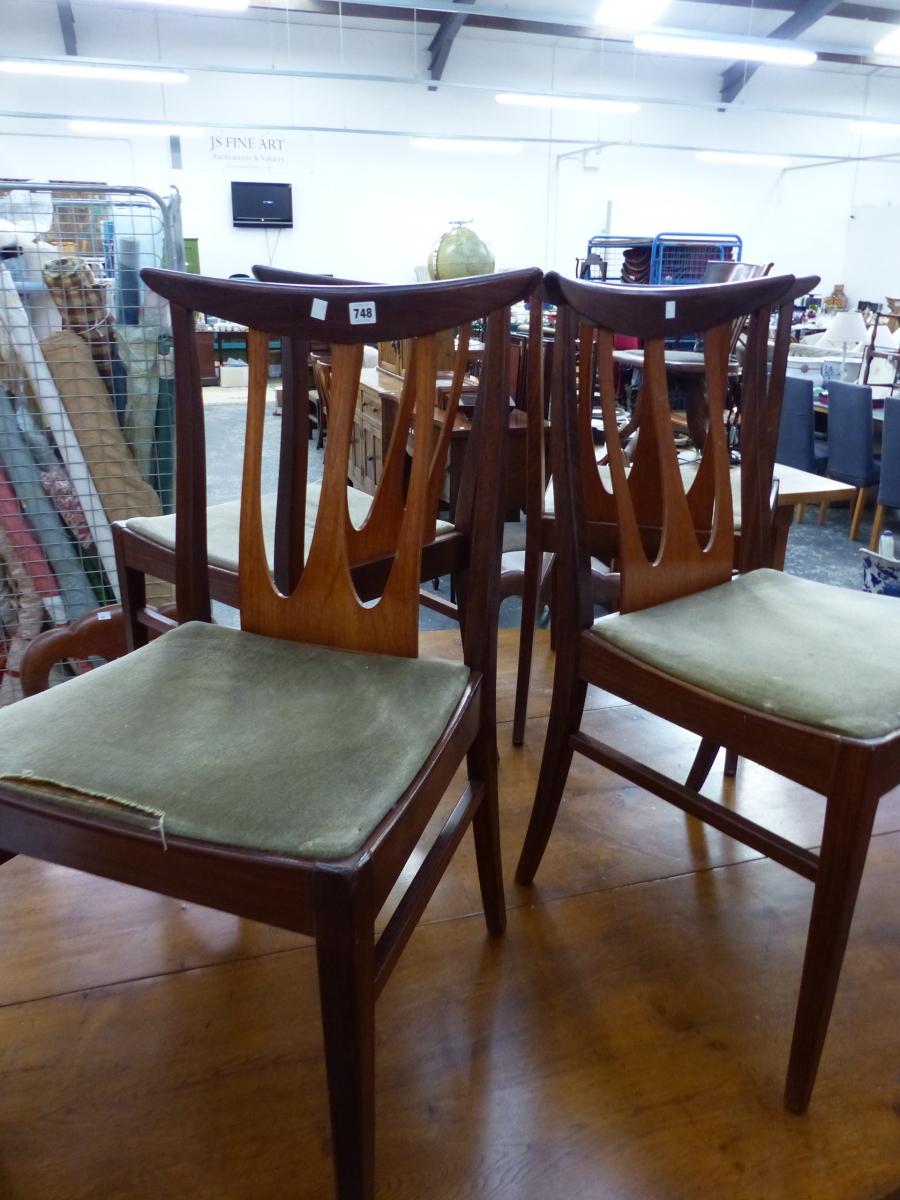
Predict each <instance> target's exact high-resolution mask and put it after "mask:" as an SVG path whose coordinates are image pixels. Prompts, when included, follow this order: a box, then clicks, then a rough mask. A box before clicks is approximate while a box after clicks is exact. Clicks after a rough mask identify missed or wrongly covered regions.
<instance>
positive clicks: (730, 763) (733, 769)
mask: <svg viewBox="0 0 900 1200" xmlns="http://www.w3.org/2000/svg"><path fill="white" fill-rule="evenodd" d="M739 757H740V755H739V754H738V752H737V750H726V751H725V770H724V772H723V774H724V775H725V778H726V779H733V778H734V777H735V775H737V769H738V758H739Z"/></svg>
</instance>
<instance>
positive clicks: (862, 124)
mask: <svg viewBox="0 0 900 1200" xmlns="http://www.w3.org/2000/svg"><path fill="white" fill-rule="evenodd" d="M853 128H854V129H856V130H857V131H858V132H859V133H887V134H897V133H900V125H890V124H888V123H887V122H886V121H854V122H853Z"/></svg>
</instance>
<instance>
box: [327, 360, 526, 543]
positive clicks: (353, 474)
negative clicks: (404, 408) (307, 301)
mask: <svg viewBox="0 0 900 1200" xmlns="http://www.w3.org/2000/svg"><path fill="white" fill-rule="evenodd" d="M477 386H478V381H477V380H474V379H473V380H471V381H470V382H467V384H466V385H465V387H464V389H463V393H464V394H469V395H472V394H474V392H475V391H476V390H477ZM402 387H403V380H402V379H398V378H397V376H395V375H390V374H388V373H387V372H385V371H379V370H378V369H377V368H375V367H366V368H364V369H363V371H362V374H361V375H360V382H359V395H358V398H357V402H356V414H355V417H354V422H353V440H352V442H351V445H350V463H349V470H348V475H349V478H350V482H351V483H352V484H353V486H354V487H357V488H359V489H360V490H361V491H364V492H369V493H370V494H372V493H374V491H375V488H376V486H377V484H378V481H379V479H380V478H381V470H382V464H383V462H384V454H385V451H386V449H387V447H388V446H389V445H390V441H391V435H392V433H393V431H394V424H395V422H396V418H397V411H398V407H399V403H400V392H401V390H402ZM438 387H439V391H440V390H444V387H442V385H441V384H440V383H439V385H438ZM445 388H446V391H447V392H448V393H449V390H450V379H449V378H448V379H447V381H446V385H445ZM446 416H447V414H446V412H445V411H444V410H443V409H441V408H439V407H436V408H435V410H434V431H435V438H437V436H438V434H439V432H440V430H441V429H442V428H443V424H444V421H445V420H446ZM526 425H527V422H526V418H525V414H524V413H523V412H521V411H520V410H519V409H514V408H513V409H510V416H509V432H510V439H509V474H508V479H507V510H508V519H510V520H514V519H517V518H518V515H519V512H520V510H522V509H524V507H525V436H526ZM471 431H472V423H471V421H469V419H468V418H467V417H466V416H464V415H463V414H462V413H457V416H456V420H455V421H454V424H453V432H452V433H451V435H450V453H449V461H448V464H447V479H446V483H445V486H444V489H443V492H442V499H443V502H444V504H446V506H447V509H448V511H449V513H450V517H451V519H452V517H453V513H454V510H455V508H456V496H457V493H458V492H459V482H460V476H461V472H462V464H463V461H464V459H465V453H466V447H467V445H468V441H469V435H470V433H471Z"/></svg>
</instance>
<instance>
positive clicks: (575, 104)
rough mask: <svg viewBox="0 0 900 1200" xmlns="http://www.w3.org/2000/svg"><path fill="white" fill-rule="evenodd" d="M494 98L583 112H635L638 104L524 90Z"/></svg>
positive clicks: (505, 102) (522, 104)
mask: <svg viewBox="0 0 900 1200" xmlns="http://www.w3.org/2000/svg"><path fill="white" fill-rule="evenodd" d="M494 99H495V100H496V101H497V103H498V104H516V105H520V106H521V107H522V108H570V109H579V110H581V111H583V112H611V113H636V112H640V111H641V106H640V105H639V104H630V103H629V102H628V101H627V100H591V99H588V98H587V97H582V96H533V95H529V94H528V93H526V92H501V93H500V94H499V95H498V96H495V97H494Z"/></svg>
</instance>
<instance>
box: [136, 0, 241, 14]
mask: <svg viewBox="0 0 900 1200" xmlns="http://www.w3.org/2000/svg"><path fill="white" fill-rule="evenodd" d="M144 3H146V4H169V5H171V6H173V7H174V8H218V9H223V10H224V11H226V12H246V10H247V9H248V8H249V7H250V0H144Z"/></svg>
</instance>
